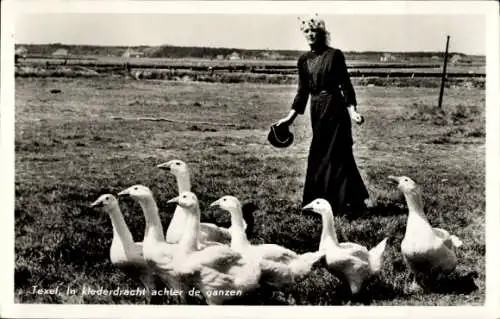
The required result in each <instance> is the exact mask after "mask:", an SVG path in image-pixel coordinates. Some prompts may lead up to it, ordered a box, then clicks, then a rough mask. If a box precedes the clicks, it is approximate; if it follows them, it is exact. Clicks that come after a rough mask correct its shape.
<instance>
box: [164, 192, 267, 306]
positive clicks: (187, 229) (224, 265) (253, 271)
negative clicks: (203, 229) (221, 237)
mask: <svg viewBox="0 0 500 319" xmlns="http://www.w3.org/2000/svg"><path fill="white" fill-rule="evenodd" d="M169 202H170V203H176V204H177V205H178V206H180V207H182V208H184V209H186V212H187V215H186V223H185V226H184V233H183V234H182V237H181V239H180V241H179V244H178V250H177V251H176V255H175V256H174V260H173V262H172V263H171V264H170V267H171V269H172V270H173V271H174V272H178V273H181V274H184V275H186V274H189V275H190V276H191V278H196V279H195V280H194V281H193V282H194V283H195V286H196V287H198V288H199V289H200V291H201V292H202V294H203V295H204V296H205V299H206V301H207V303H208V304H223V303H224V302H226V301H228V300H230V299H233V298H235V295H234V294H236V295H237V294H240V295H244V294H245V293H248V292H251V291H253V290H255V289H257V288H258V287H259V286H260V285H259V280H260V277H261V270H260V267H259V263H258V262H255V261H253V260H251V259H248V258H244V257H243V256H242V255H241V254H239V253H237V252H235V251H234V250H232V249H231V248H229V247H228V246H226V245H215V246H208V247H206V248H203V249H200V248H199V247H198V236H199V233H200V232H199V228H200V208H199V203H198V199H197V197H196V195H195V194H193V193H192V192H183V193H181V194H180V195H179V196H177V197H175V198H173V199H171V200H170V201H169ZM220 292H229V295H226V294H221V293H220ZM231 292H232V293H233V295H231Z"/></svg>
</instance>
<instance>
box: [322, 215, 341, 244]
mask: <svg viewBox="0 0 500 319" xmlns="http://www.w3.org/2000/svg"><path fill="white" fill-rule="evenodd" d="M321 219H322V222H323V229H322V231H321V241H320V244H319V249H320V250H321V249H324V248H327V247H330V246H332V245H333V246H338V244H339V240H338V238H337V234H336V233H335V222H334V220H333V214H332V213H331V212H330V213H324V214H322V215H321Z"/></svg>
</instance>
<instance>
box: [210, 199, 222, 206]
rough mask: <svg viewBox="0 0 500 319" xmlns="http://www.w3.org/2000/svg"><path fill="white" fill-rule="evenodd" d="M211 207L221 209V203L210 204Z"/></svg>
mask: <svg viewBox="0 0 500 319" xmlns="http://www.w3.org/2000/svg"><path fill="white" fill-rule="evenodd" d="M210 207H220V201H219V200H216V201H215V202H213V203H212V204H210Z"/></svg>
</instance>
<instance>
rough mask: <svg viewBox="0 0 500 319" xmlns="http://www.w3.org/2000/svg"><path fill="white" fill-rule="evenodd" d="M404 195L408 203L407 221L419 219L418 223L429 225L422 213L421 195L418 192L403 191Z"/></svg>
mask: <svg viewBox="0 0 500 319" xmlns="http://www.w3.org/2000/svg"><path fill="white" fill-rule="evenodd" d="M404 196H405V199H406V203H407V205H408V222H410V221H419V224H427V225H429V227H430V224H429V221H428V220H427V217H426V216H425V213H424V203H423V199H422V195H421V194H419V193H405V194H404Z"/></svg>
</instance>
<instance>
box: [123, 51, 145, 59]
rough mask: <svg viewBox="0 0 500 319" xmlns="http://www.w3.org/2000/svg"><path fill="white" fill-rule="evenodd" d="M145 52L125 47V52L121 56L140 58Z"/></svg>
mask: <svg viewBox="0 0 500 319" xmlns="http://www.w3.org/2000/svg"><path fill="white" fill-rule="evenodd" d="M144 56H145V54H144V52H141V51H134V50H132V49H127V50H126V51H125V52H123V54H122V57H123V58H127V59H128V58H142V57H144Z"/></svg>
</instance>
